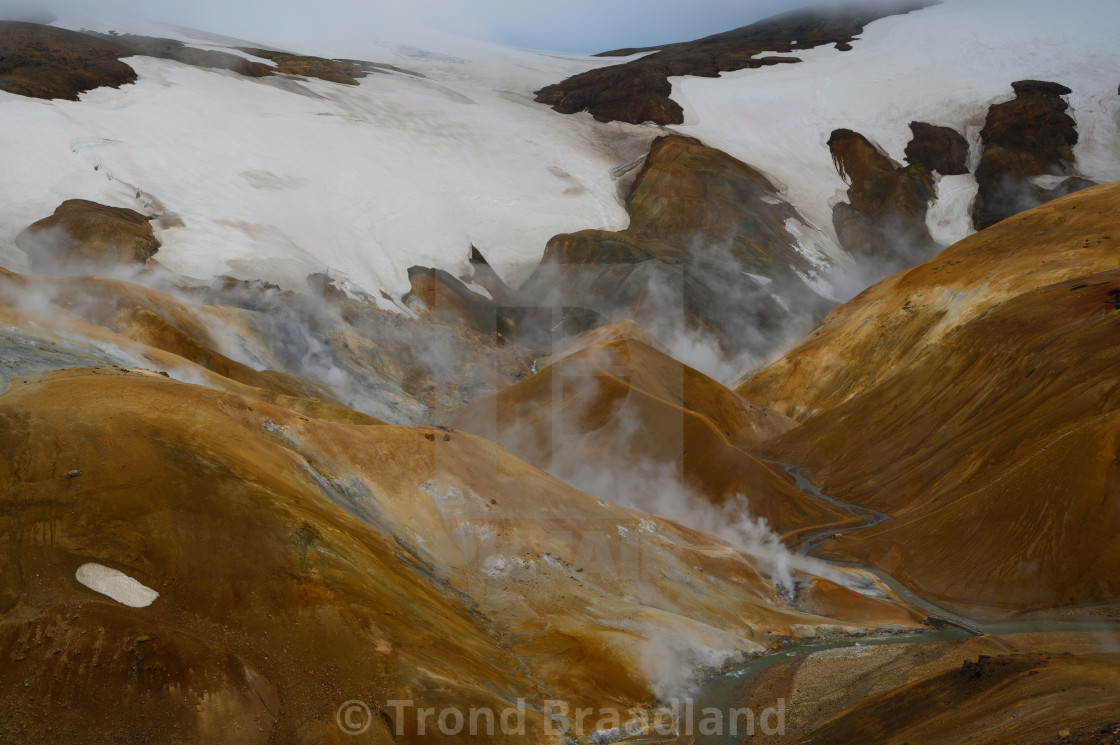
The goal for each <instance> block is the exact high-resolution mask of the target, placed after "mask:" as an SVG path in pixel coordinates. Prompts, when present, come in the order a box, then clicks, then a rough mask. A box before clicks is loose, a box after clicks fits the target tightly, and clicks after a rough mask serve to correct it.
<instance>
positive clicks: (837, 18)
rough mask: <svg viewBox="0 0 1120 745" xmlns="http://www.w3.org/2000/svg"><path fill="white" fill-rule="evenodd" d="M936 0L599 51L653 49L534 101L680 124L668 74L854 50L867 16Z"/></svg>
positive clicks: (811, 13) (855, 7) (848, 7)
mask: <svg viewBox="0 0 1120 745" xmlns="http://www.w3.org/2000/svg"><path fill="white" fill-rule="evenodd" d="M938 2H939V0H895V1H894V2H889V3H870V2H850V3H846V4H844V5H841V6H838V7H837V6H833V7H829V8H828V9H827V10H825V9H803V10H797V11H793V12H790V13H783V14H782V15H777V16H774V17H772V18H768V19H766V20H763V21H759V22H758V23H753V24H751V25H749V26H743V27H741V28H737V29H735V30H733V31H727V32H724V33H721V34H715V35H714V36H708V37H705V38H703V39H698V40H696V41H689V42H684V43H679V44H667V45H665V46H660V47H646V48H641V49H619V50H616V51H613V52H604V53H603V54H602V55H600V56H626V55H631V54H635V53H638V52H653V54H650V55H647V56H645V57H642V58H641V59H638V60H634V61H632V62H627V63H626V64H622V65H616V66H614V67H604V68H600V69H598V70H589V71H588V72H584V73H580V74H579V75H575V76H573V77H570V78H568V79H567V80H564V81H563V82H560V83H557V84H555V85H550V86H546V87H545V88H542V89H541V90H539V91H537V92H536V93H537V98H536V100H537V102H539V103H543V104H547V105H549V106H551V107H553V108H554V109H556V110H557V111H559V112H560V113H562V114H574V113H576V112H578V111H590V112H591V114H592V116H594V117H595V118H596V119H597V120H598V121H601V122H609V121H620V122H629V123H630V124H641V123H643V122H654V123H655V124H680V123H681V122H683V121H684V115H683V112H682V111H681V107H680V106H679V105H678V104H677V103H676V102H675V101H673V100H672V99H670V98H669V94H670V92H671V91H672V87H671V85H670V84H669V80H668V78H670V77H672V76H677V75H696V76H699V77H707V78H713V77H716V76H718V75H719V74H720V73H721V72H727V71H731V70H742V69H745V68H758V67H764V66H767V65H776V64H783V63H795V62H800V61H801V60H800V59H798V58H797V57H777V56H769V57H758V56H757V55H759V54H762V53H764V52H778V53H780V54H788V53H792V52H795V51H797V50H803V49H812V48H814V47H817V46H822V45H827V44H835V45H837V48H838V49H841V50H843V49H845V48H847V49H850V48H851V45H850V42H852V41H854V40H855V37H856V36H858V35H859V34H860V33H862V32H863V28H864V26H866V25H867V24H868V23H871V22H872V21H875V20H878V19H880V18H884V17H887V16H891V15H898V14H901V13H909V12H911V11H915V10H920V9H922V8H925V7H928V6H930V5H936V4H938Z"/></svg>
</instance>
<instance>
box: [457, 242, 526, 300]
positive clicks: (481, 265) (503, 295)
mask: <svg viewBox="0 0 1120 745" xmlns="http://www.w3.org/2000/svg"><path fill="white" fill-rule="evenodd" d="M470 263H471V273H472V276H470V277H466V278H464V281H470V282H472V283H473V284H477V285H479V286H481V287H485V288H486V291H487V292H489V293H490V297H492V298H494V302H496V303H500V304H502V305H514V304H515V302H516V301H515V297H516V293H515V292H514V290H513V289H512V288H510V286H509V285H507V284H506V283H505V281H504V280H503V279H502V278H501V277H499V276H498V273H497V272H495V271H494V269H493V268H492V267H491V266H490V262H488V261H487V260H486V257H485V256H483V255H482V252H481V251H479V250H478V249H477V248H475V247H474V246H471V257H470Z"/></svg>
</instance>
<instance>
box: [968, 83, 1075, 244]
mask: <svg viewBox="0 0 1120 745" xmlns="http://www.w3.org/2000/svg"><path fill="white" fill-rule="evenodd" d="M1011 87H1012V88H1013V89H1014V90H1015V98H1014V99H1013V100H1011V101H1007V102H1005V103H1000V104H995V105H993V106H992V107H991V108H990V109H988V118H987V121H986V123H985V125H984V129H983V130H981V132H980V139H981V142H982V144H983V148H984V151H983V155H982V156H981V158H980V165H979V166H978V167H977V169H976V180H977V182H978V183H979V185H980V189H979V192H978V193H977V196H976V202H975V204H974V206H973V211H972V218H973V222H974V223H975V225H976V229H977V230H983V229H984V228H986V227H988V226H989V225H993V224H995V223H997V222H999V221H1000V220H1003V219H1005V218H1008V217H1010V216H1012V215H1015V214H1017V213H1019V212H1022V211H1024V210H1027V209H1030V208H1032V207H1036V206H1038V205H1040V204H1043V203H1044V202H1048V201H1050V200H1051V199H1054V198H1056V197H1059V196H1064V195H1065V194H1069V193H1071V192H1073V191H1077V190H1078V189H1081V188H1085V187H1086V186H1089V185H1092V184H1091V182H1088V181H1085V180H1084V179H1076V178H1075V179H1069V178H1067V179H1065V180H1064V181H1062V182H1061V183H1059V184H1057V185H1055V186H1052V187H1046V186H1043V185H1040V184H1038V183H1036V181H1035V179H1036V177H1043V176H1050V177H1060V176H1071V175H1072V174H1073V163H1074V156H1073V150H1072V148H1073V146H1074V145H1076V144H1077V139H1078V136H1077V123H1076V122H1075V121H1074V120H1073V117H1071V116H1070V115H1069V114H1068V113H1067V111H1068V110H1069V104H1068V103H1066V101H1065V99H1064V98H1062V97H1063V96H1066V95H1069V94H1070V93H1072V91H1071V90H1070V89H1069V88H1067V87H1066V86H1064V85H1061V84H1059V83H1050V82H1044V81H1038V80H1020V81H1018V82H1015V83H1012V84H1011Z"/></svg>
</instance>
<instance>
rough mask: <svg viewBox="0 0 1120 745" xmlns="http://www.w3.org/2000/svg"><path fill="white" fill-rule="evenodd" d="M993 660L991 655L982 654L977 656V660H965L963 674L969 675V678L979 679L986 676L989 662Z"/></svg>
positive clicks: (962, 666)
mask: <svg viewBox="0 0 1120 745" xmlns="http://www.w3.org/2000/svg"><path fill="white" fill-rule="evenodd" d="M991 661H992V658H991V657H990V656H989V655H986V654H982V655H979V656H977V658H976V662H973V661H972V660H965V661H964V663H962V664H961V675H966V676H968V679H969V680H979V679H980V678H982V677H984V673H985V671H987V669H988V664H989V663H990V662H991Z"/></svg>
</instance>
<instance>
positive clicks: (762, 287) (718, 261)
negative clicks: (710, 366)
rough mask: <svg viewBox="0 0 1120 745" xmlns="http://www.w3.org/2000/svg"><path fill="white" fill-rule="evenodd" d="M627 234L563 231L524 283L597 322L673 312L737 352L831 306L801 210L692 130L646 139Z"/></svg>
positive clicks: (528, 292)
mask: <svg viewBox="0 0 1120 745" xmlns="http://www.w3.org/2000/svg"><path fill="white" fill-rule="evenodd" d="M626 209H627V212H628V213H629V214H630V225H629V227H627V228H626V230H624V231H620V232H610V231H602V230H584V231H580V232H579V233H572V234H561V235H558V236H555V237H554V238H552V239H551V240H550V241H549V242H548V245H547V246H546V247H545V253H544V257H543V259H542V260H541V264H540V266H539V267H538V268H537V269H536V270H535V271H534V272H533V274H532V275H531V276H530V277H529V279H528V280H526V282H525V283H524V284H523V285H522V286H521V287H520V295H521V297H522V298H526V299H528V298H532V299H533V301H534V302H535V303H538V304H562V305H565V306H578V307H584V308H589V309H591V310H593V311H595V312H597V313H600V314H601V315H602V316H603V317H604V318H607V319H616V318H623V317H628V318H634V319H636V320H638V321H639V322H640V323H642V322H643V321H645V322H646V323H650V321H649V320H648V319H650V318H661V319H665V318H670V320H671V321H672V323H674V324H678V325H681V326H682V327H683V328H688V329H693V330H697V331H701V332H704V333H709V334H714V335H715V336H716V337H717V338H718V339H719V340H720V342H721V343H722V344H724V345H725V346H726V348H727V349H728V350H730V351H733V352H739V351H742V350H744V349H751V350H752V351H755V352H757V353H759V354H765V353H766V352H769V351H771V349H772V344H773V342H772V338H773V337H774V336H776V335H779V334H781V333H782V330H783V329H787V330H788V325H787V324H788V323H790V319H791V318H795V317H796V318H801V317H809V318H812V317H817V316H819V315H820V314H822V313H823V312H824V311H825V310H826V309H827V308H828V307H830V306H831V303H830V302H829V301H827V300H825V299H824V298H822V297H821V296H819V295H817V294H816V293H815V292H814V291H813V290H812V289H811V288H810V287H809V286H808V284H807V283H806V279H805V278H809V277H814V276H816V275H817V273H818V271H819V267H817V266H814V264H812V263H811V262H810V261H809V260H808V259H807V258H806V256H805V255H804V254H803V253H802V251H801V250H800V244H799V241H798V238H797V237H796V236H795V235H794V234H793V233H791V232H790V231H791V230H792V229H793V228H792V227H791V225H795V224H802V225H803V224H804V221H803V219H802V218H801V216H800V215H799V214H798V212H797V211H796V210H795V209H794V208H793V207H792V206H791V205H789V204H788V203H787V202H785V201H783V200H781V199H780V198H778V197H777V195H776V190H775V188H774V186H773V185H772V184H771V183H770V181H769V180H768V179H767V178H766V177H765V176H764V175H762V174H761V173H759V172H758V171H756V170H755V169H753V168H751V167H750V166H748V165H747V164H745V163H742V162H741V161H738V160H736V159H734V158H732V157H731V156H729V155H728V154H727V153H724V152H722V151H720V150H716V149H715V148H710V147H707V146H706V145H704V144H703V143H701V142H700V141H699V140H696V139H694V138H691V137H684V136H681V135H667V136H664V137H659V138H658V139H656V140H655V141H654V142H653V145H652V146H651V148H650V152H649V155H648V156H647V157H646V159H645V163H644V164H643V166H642V169H641V171H640V172H639V173H638V175H637V177H636V179H635V181H634V184H633V186H632V187H631V189H630V192H629V194H628V195H627V198H626Z"/></svg>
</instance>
